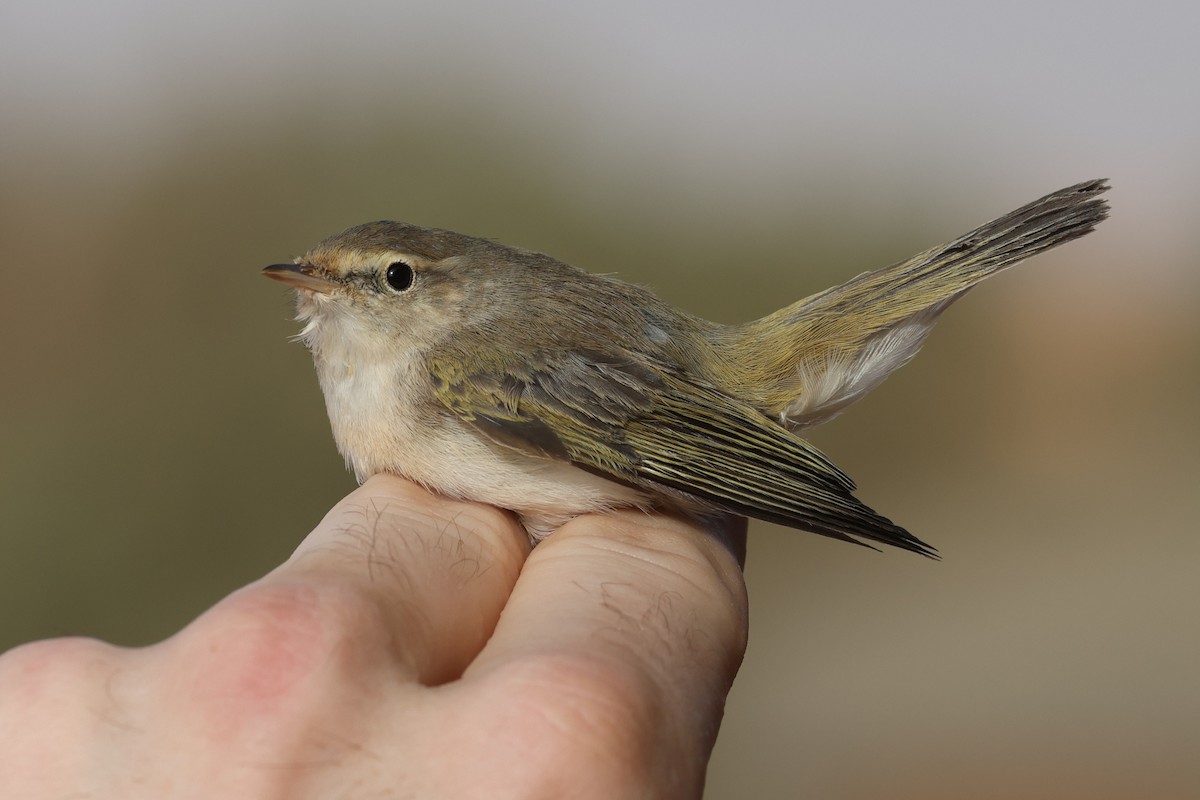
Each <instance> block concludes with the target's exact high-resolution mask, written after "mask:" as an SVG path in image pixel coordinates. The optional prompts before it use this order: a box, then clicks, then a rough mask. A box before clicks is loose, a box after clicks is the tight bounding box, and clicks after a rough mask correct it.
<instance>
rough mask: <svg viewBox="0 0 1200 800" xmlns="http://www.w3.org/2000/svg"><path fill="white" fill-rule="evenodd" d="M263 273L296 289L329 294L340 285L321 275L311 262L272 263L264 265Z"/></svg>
mask: <svg viewBox="0 0 1200 800" xmlns="http://www.w3.org/2000/svg"><path fill="white" fill-rule="evenodd" d="M263 275H266V276H267V277H268V278H274V279H275V280H277V281H279V282H280V283H286V284H287V285H288V286H292V287H295V288H296V289H307V290H308V291H310V292H320V293H321V294H329V293H330V292H332V291H333V290H334V289H336V288H337V287H338V284H336V283H335V282H333V281H331V280H329V279H328V278H323V277H321V276H320V275H319V274H318V273H317V269H316V267H313V266H311V265H309V264H272V265H271V266H269V267H263Z"/></svg>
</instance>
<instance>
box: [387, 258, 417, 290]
mask: <svg viewBox="0 0 1200 800" xmlns="http://www.w3.org/2000/svg"><path fill="white" fill-rule="evenodd" d="M387 282H388V286H390V287H392V288H393V289H395V290H396V291H397V292H403V291H404V290H405V289H407V288H408V287H410V286H412V282H413V270H412V267H410V266H409V265H408V264H405V263H404V262H403V261H397V262H395V263H394V264H390V265H388V268H387Z"/></svg>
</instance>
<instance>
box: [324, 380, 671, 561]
mask: <svg viewBox="0 0 1200 800" xmlns="http://www.w3.org/2000/svg"><path fill="white" fill-rule="evenodd" d="M400 368H402V366H401V365H398V364H396V363H395V362H390V363H388V364H386V365H381V366H380V367H379V368H377V369H371V368H370V367H367V368H365V369H364V368H362V367H360V368H358V369H356V370H354V372H353V373H348V372H347V373H342V374H340V375H336V376H328V375H327V376H323V377H325V378H333V377H336V380H330V381H326V380H323V381H322V385H323V388H324V389H325V400H326V405H327V407H328V410H329V418H330V422H331V425H332V427H333V434H334V439H335V440H336V442H337V446H338V450H339V451H340V452H341V453H342V455H343V456H344V457H345V458H346V463H347V465H348V466H349V467H350V468H351V469H353V470H354V473H355V475H356V476H357V477H358V479H359V480H360V481H362V480H366V479H367V478H368V477H370V476H371V475H374V474H377V473H380V472H390V473H394V474H397V475H402V476H404V477H406V478H409V479H411V480H414V481H417V482H418V483H421V484H423V485H424V486H427V487H428V488H430V489H433V490H434V491H437V492H439V493H441V494H445V495H448V496H451V497H459V498H462V499H466V500H475V501H478V502H482V503H488V504H490V505H494V506H499V507H500V508H506V509H509V510H511V511H515V512H516V513H517V514H519V515H520V516H521V521H522V524H524V525H525V528H526V529H527V530H528V531H529V535H530V538H531V539H533V540H534V541H538V540H540V539H542V538H545V536H546V535H548V534H549V533H551V532H552V531H554V530H556V529H557V528H559V527H560V526H561V525H562V524H563V523H565V522H566V521H567V520H569V519H571V518H573V517H576V516H579V515H580V514H586V513H589V512H593V511H605V510H609V509H613V508H621V507H627V506H636V507H640V508H648V507H650V506H651V505H652V503H653V500H652V498H651V497H650V496H649V495H648V494H646V493H644V492H640V491H638V490H636V489H633V488H631V487H628V486H625V485H624V484H620V483H616V482H614V481H610V480H607V479H605V478H602V477H600V476H598V475H594V474H592V473H590V472H586V471H584V470H582V469H579V468H577V467H574V466H572V465H570V464H568V463H565V462H560V461H552V460H550V459H546V458H541V457H537V456H533V455H528V454H525V453H522V452H519V451H517V450H513V449H511V448H509V447H505V446H503V445H500V444H497V443H495V442H493V441H491V440H490V439H487V438H486V437H485V436H484V435H482V434H479V433H477V432H475V431H474V430H473V429H471V428H469V427H468V426H467V424H466V423H463V422H462V421H460V420H459V419H458V418H456V417H454V416H452V415H451V414H450V412H448V411H444V410H441V409H440V408H439V407H437V406H436V405H435V404H434V403H433V402H432V401H431V400H430V394H431V393H428V392H424V391H414V392H411V393H410V395H409V396H408V397H405V398H402V397H398V396H397V395H396V393H395V392H394V391H393V390H391V388H390V387H394V386H396V385H397V384H398V382H399V376H398V375H397V370H398V369H400ZM403 383H404V384H405V385H408V386H413V382H412V381H404V382H403ZM422 388H424V387H422ZM414 394H415V395H418V396H417V397H414V396H413V395H414Z"/></svg>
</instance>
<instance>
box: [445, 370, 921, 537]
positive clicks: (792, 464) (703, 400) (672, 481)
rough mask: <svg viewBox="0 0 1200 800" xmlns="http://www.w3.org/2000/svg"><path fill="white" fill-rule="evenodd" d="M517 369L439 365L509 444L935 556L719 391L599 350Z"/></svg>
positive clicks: (467, 416) (822, 460) (824, 464)
mask: <svg viewBox="0 0 1200 800" xmlns="http://www.w3.org/2000/svg"><path fill="white" fill-rule="evenodd" d="M552 365H553V366H552ZM512 373H513V374H509V375H507V376H505V377H503V378H498V377H496V376H495V375H494V374H489V373H488V372H487V371H484V370H480V369H478V368H475V369H472V368H471V367H469V366H466V367H464V366H463V365H462V363H461V361H458V362H456V363H455V364H454V365H449V364H435V366H434V374H435V375H436V376H438V379H437V380H435V387H436V390H437V393H438V396H439V398H440V399H441V401H442V402H443V403H444V404H445V405H446V406H447V408H449V409H451V410H452V411H454V413H456V414H457V415H458V416H460V417H461V418H462V419H463V420H464V421H467V422H469V423H471V424H473V425H474V426H475V427H476V428H477V429H478V430H479V431H480V432H482V433H484V434H485V435H487V436H488V437H490V438H492V439H493V440H494V441H496V442H498V443H500V444H503V445H505V446H508V447H513V448H517V449H520V450H522V451H525V452H529V453H533V454H537V455H541V456H545V457H550V458H555V459H559V460H564V461H570V462H572V463H576V464H578V465H579V466H581V467H583V468H586V469H589V470H593V471H599V472H602V473H607V474H609V475H611V476H612V477H614V478H615V479H617V480H623V481H627V482H633V483H642V484H653V485H657V486H659V487H661V488H665V489H668V490H673V491H676V492H682V493H685V494H689V495H692V496H695V497H699V498H702V499H704V500H706V501H708V502H711V503H712V504H713V505H715V506H717V507H719V508H723V509H725V510H727V511H731V512H734V513H737V514H741V515H745V516H753V517H758V518H761V519H766V520H769V521H773V522H779V523H782V524H785V525H791V526H793V527H802V528H805V529H808V530H811V531H814V532H816V533H821V534H824V535H827V536H832V537H834V538H838V539H849V540H850V541H856V540H854V539H851V538H850V535H858V536H862V537H864V538H868V539H873V540H876V541H880V542H886V543H888V544H893V545H896V546H898V547H903V548H905V549H909V550H916V551H917V552H927V549H926V548H925V546H924V545H923V544H921V543H920V542H919V541H918V540H916V539H915V538H913V537H912V536H911V535H910V534H908V533H907V532H906V531H905V530H904V529H903V528H900V527H899V526H897V525H895V524H893V523H892V522H890V521H889V520H887V519H886V518H884V517H881V516H879V515H878V514H876V513H875V512H874V511H872V510H871V509H870V508H868V507H867V506H866V505H864V504H863V503H861V502H860V501H859V500H857V499H856V498H855V497H853V495H851V494H850V492H851V490H852V489H853V488H854V484H853V482H852V481H851V480H850V478H849V477H848V476H846V474H845V473H843V472H842V471H841V470H839V469H838V468H837V467H836V466H834V465H833V464H832V463H831V462H830V461H829V460H828V459H827V458H826V457H825V456H824V455H822V454H821V453H820V452H819V451H818V450H816V449H815V448H813V447H812V446H811V445H809V444H808V443H807V442H805V441H803V440H802V439H799V438H798V437H796V436H794V435H792V434H791V433H789V432H788V431H786V430H784V429H783V428H782V427H780V426H778V425H776V424H775V423H774V422H772V421H771V420H770V419H768V418H767V417H765V416H764V415H763V414H761V413H760V412H758V411H757V410H756V409H754V408H751V407H750V406H748V405H746V404H744V403H741V402H739V401H737V400H735V399H733V398H730V397H728V396H727V395H725V394H723V393H721V392H720V391H718V390H717V389H715V388H712V387H707V386H698V385H697V384H695V383H693V382H688V381H687V380H686V379H685V378H683V377H682V376H680V375H678V374H675V373H673V372H671V371H669V369H665V368H664V369H661V370H660V369H658V368H652V367H651V366H650V365H647V364H644V363H638V364H636V366H633V361H632V359H628V360H622V359H614V358H612V357H608V358H603V359H601V358H597V357H596V356H594V354H579V355H568V356H537V355H534V356H530V357H527V358H525V359H524V360H523V361H522V362H521V365H520V367H519V368H516V369H513V370H512Z"/></svg>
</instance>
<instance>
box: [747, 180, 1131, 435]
mask: <svg viewBox="0 0 1200 800" xmlns="http://www.w3.org/2000/svg"><path fill="white" fill-rule="evenodd" d="M1107 190H1108V183H1107V182H1106V181H1104V180H1092V181H1086V182H1084V183H1079V184H1076V185H1074V186H1070V187H1068V188H1066V189H1061V190H1059V191H1057V192H1054V193H1053V194H1049V195H1046V196H1045V197H1043V198H1041V199H1040V200H1035V201H1034V202H1032V203H1029V204H1028V205H1026V206H1022V207H1021V208H1018V209H1017V210H1016V211H1013V212H1011V213H1008V214H1005V215H1004V216H1002V217H999V218H998V219H995V220H993V221H991V222H988V223H986V224H985V225H981V226H980V227H978V228H976V229H975V230H973V231H971V232H970V233H967V234H964V235H963V236H960V237H958V238H957V239H955V240H953V241H952V242H949V243H947V244H944V245H942V246H940V247H935V248H933V249H931V250H927V251H925V252H923V253H920V254H918V255H916V256H913V257H912V258H910V259H908V260H906V261H902V262H899V263H897V264H894V265H892V266H890V267H885V268H884V269H881V270H877V271H875V272H867V273H863V274H862V275H859V276H858V277H856V278H853V279H851V280H850V281H848V282H846V283H844V284H842V285H841V286H838V287H835V288H833V289H830V290H828V291H825V292H822V293H820V294H817V295H814V296H812V297H810V298H807V299H805V300H801V301H800V302H798V303H795V304H793V305H791V306H788V307H787V308H784V309H782V310H780V311H777V312H776V313H774V314H771V315H770V316H768V317H764V318H763V319H761V320H758V321H756V322H753V323H750V324H749V325H746V326H743V327H742V328H741V329H739V331H738V336H737V337H735V338H734V346H735V347H738V349H739V354H744V358H745V359H749V360H752V361H753V363H748V364H747V366H748V367H749V369H748V370H747V375H755V376H763V375H766V376H770V377H769V378H767V380H766V381H765V382H761V381H760V383H759V385H758V386H749V387H747V388H748V390H749V394H751V395H753V396H756V398H757V400H758V405H759V407H760V408H762V409H763V410H764V411H766V412H767V413H769V414H771V415H772V416H775V417H777V418H778V419H779V420H780V422H782V423H783V424H785V425H787V426H788V427H790V428H792V429H793V430H796V429H799V428H803V427H807V426H809V425H813V424H816V423H818V422H823V421H825V420H827V419H829V418H830V417H833V416H836V415H837V414H838V413H839V412H840V411H841V410H842V409H843V408H845V407H846V406H848V405H849V404H850V403H852V402H854V401H855V400H857V399H858V398H860V397H862V396H863V395H864V394H866V393H867V392H869V391H870V390H871V389H873V388H874V387H875V386H877V385H879V383H880V382H882V381H883V379H884V378H886V377H887V376H888V375H889V374H890V373H891V372H892V371H894V370H895V369H897V368H899V367H900V366H902V365H904V364H905V363H906V362H907V361H908V360H909V359H910V358H912V357H913V356H914V355H916V353H917V350H919V349H920V346H921V344H922V343H923V342H924V340H925V337H926V336H927V335H928V334H929V331H930V330H931V329H932V327H933V324H934V322H935V321H936V319H937V316H938V315H939V314H940V313H941V312H942V311H944V310H945V309H946V307H947V306H949V305H950V303H952V302H953V301H954V300H955V299H957V298H958V297H960V296H962V294H963V293H964V292H966V291H967V290H968V289H970V288H971V287H972V286H974V285H975V284H977V283H979V282H980V281H982V280H983V279H985V278H987V277H990V276H991V275H994V274H996V273H997V272H1000V271H1002V270H1004V269H1007V268H1008V267H1011V266H1013V265H1015V264H1017V263H1018V262H1020V261H1023V260H1024V259H1026V258H1029V257H1030V256H1033V255H1036V254H1038V253H1041V252H1043V251H1045V250H1049V249H1050V248H1052V247H1056V246H1057V245H1060V244H1062V243H1064V242H1068V241H1071V240H1072V239H1077V238H1079V237H1080V236H1083V235H1084V234H1086V233H1088V232H1089V231H1091V230H1092V229H1093V228H1095V226H1096V225H1097V224H1098V223H1100V222H1101V221H1102V220H1103V219H1104V218H1105V217H1107V216H1108V206H1107V204H1106V203H1105V201H1104V200H1103V199H1101V198H1100V194H1102V193H1103V192H1105V191H1107ZM764 338H770V339H775V340H782V341H780V343H779V346H778V347H772V348H763V347H762V345H761V342H762V340H763V339H764ZM755 343H757V347H755V346H754V344H755ZM739 345H740V347H739ZM764 358H765V359H767V363H763V359H764Z"/></svg>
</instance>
